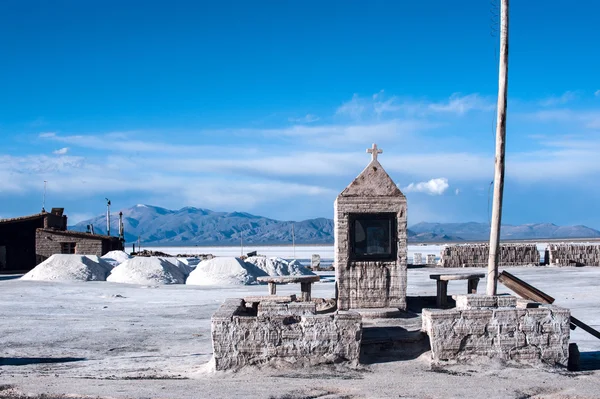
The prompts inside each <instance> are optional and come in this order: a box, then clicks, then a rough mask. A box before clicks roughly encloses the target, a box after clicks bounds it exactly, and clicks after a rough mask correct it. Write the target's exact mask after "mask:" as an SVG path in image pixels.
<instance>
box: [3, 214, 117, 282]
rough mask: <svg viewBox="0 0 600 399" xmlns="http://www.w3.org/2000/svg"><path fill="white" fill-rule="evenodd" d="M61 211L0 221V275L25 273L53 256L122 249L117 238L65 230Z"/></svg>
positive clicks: (93, 253) (90, 253)
mask: <svg viewBox="0 0 600 399" xmlns="http://www.w3.org/2000/svg"><path fill="white" fill-rule="evenodd" d="M63 213H64V208H52V210H51V211H50V212H46V211H45V210H42V212H40V213H37V214H34V215H29V216H22V217H17V218H12V219H0V273H18V272H27V271H29V270H31V269H33V268H34V267H35V266H36V265H38V264H39V263H41V262H43V261H44V260H46V259H47V258H48V257H50V256H52V255H54V254H61V253H63V254H69V253H71V254H75V253H76V254H82V255H98V256H102V255H104V254H106V253H107V252H109V251H112V250H122V249H123V248H124V247H123V242H122V240H120V239H119V237H108V236H103V235H98V234H87V233H80V232H75V231H69V230H67V216H66V215H64V214H63Z"/></svg>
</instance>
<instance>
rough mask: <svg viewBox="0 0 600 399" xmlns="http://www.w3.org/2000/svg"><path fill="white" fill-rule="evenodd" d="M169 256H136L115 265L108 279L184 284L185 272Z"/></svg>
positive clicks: (117, 281)
mask: <svg viewBox="0 0 600 399" xmlns="http://www.w3.org/2000/svg"><path fill="white" fill-rule="evenodd" d="M167 259H168V258H159V257H143V256H136V257H135V258H131V259H129V260H127V261H125V262H123V263H121V264H120V265H119V266H117V267H115V268H114V269H113V270H112V272H111V273H110V276H108V278H107V279H106V281H111V282H113V283H127V284H143V285H156V284H183V283H184V282H185V273H184V272H183V271H182V270H181V269H180V268H178V267H177V266H175V265H173V263H171V262H169V261H168V260H167Z"/></svg>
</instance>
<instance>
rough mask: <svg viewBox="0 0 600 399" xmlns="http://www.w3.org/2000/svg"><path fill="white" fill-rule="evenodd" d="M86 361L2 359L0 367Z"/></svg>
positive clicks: (44, 358) (67, 358) (50, 358)
mask: <svg viewBox="0 0 600 399" xmlns="http://www.w3.org/2000/svg"><path fill="white" fill-rule="evenodd" d="M83 360H86V359H85V358H83V357H0V366H28V365H30V364H43V363H70V362H81V361H83Z"/></svg>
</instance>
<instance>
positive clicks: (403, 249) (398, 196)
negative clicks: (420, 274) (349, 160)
mask: <svg viewBox="0 0 600 399" xmlns="http://www.w3.org/2000/svg"><path fill="white" fill-rule="evenodd" d="M367 152H368V153H370V154H371V155H372V159H371V162H370V163H369V165H367V167H366V168H365V169H364V170H363V171H362V173H361V174H360V175H358V177H357V178H356V179H355V180H354V181H353V182H352V183H350V185H349V186H348V187H346V189H345V190H344V191H342V193H341V194H340V195H339V196H338V197H337V199H336V201H335V205H334V215H335V216H334V219H335V220H334V222H335V249H334V251H335V268H336V269H335V270H336V272H335V273H336V284H337V303H338V309H339V310H348V309H365V308H386V309H388V310H391V311H393V310H394V309H395V310H396V311H398V309H401V310H405V309H406V269H407V244H406V239H407V228H406V209H407V208H406V207H407V204H406V197H405V196H404V194H402V192H401V191H400V189H399V188H398V186H396V184H395V183H394V181H393V180H392V179H391V178H390V176H389V175H388V174H387V173H386V172H385V170H384V169H383V167H382V166H381V164H380V163H379V161H378V160H377V156H378V154H381V153H382V152H383V151H381V150H380V149H378V148H377V145H376V144H373V147H372V148H370V149H368V150H367Z"/></svg>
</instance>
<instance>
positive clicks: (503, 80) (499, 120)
mask: <svg viewBox="0 0 600 399" xmlns="http://www.w3.org/2000/svg"><path fill="white" fill-rule="evenodd" d="M507 89H508V0H501V4H500V70H499V78H498V114H497V117H496V165H495V166H496V167H495V173H494V203H493V206H492V226H491V230H490V258H489V260H488V272H487V290H486V293H487V295H496V291H497V288H498V263H499V260H500V226H501V225H502V194H503V192H504V148H505V139H506V97H507Z"/></svg>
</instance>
